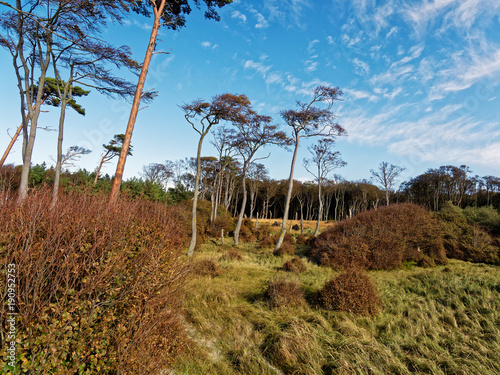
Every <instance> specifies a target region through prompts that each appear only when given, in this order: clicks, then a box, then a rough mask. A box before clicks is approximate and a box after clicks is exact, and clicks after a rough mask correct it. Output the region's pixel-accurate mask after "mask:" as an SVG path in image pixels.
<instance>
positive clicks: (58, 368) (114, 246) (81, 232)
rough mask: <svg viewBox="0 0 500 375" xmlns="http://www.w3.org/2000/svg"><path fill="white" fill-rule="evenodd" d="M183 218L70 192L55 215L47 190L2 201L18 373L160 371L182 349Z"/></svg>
mask: <svg viewBox="0 0 500 375" xmlns="http://www.w3.org/2000/svg"><path fill="white" fill-rule="evenodd" d="M185 218H186V216H185V215H184V213H183V212H182V211H180V210H179V209H178V208H170V207H166V206H165V205H164V204H158V203H151V202H144V201H135V202H126V201H123V200H121V201H119V202H118V203H116V204H115V205H113V206H109V205H108V204H107V199H106V198H104V197H91V196H87V195H84V194H77V193H72V194H61V195H60V196H59V199H58V201H57V202H56V204H55V205H54V206H51V192H50V191H36V192H34V193H32V194H30V195H29V196H28V197H27V198H26V199H25V201H24V202H23V203H22V204H17V203H16V202H15V201H13V200H12V201H8V202H5V203H4V204H3V205H2V208H1V210H0V262H1V264H0V267H1V268H2V269H3V270H5V269H7V265H8V264H15V266H16V271H17V277H18V283H17V293H16V298H17V306H19V307H20V308H19V310H18V311H17V312H18V315H17V332H18V339H19V341H18V343H19V344H18V351H19V353H23V354H22V355H23V361H22V362H21V365H20V366H21V369H20V372H23V373H40V374H42V373H43V374H68V373H71V374H76V373H82V374H84V373H87V374H90V373H99V374H108V373H119V372H121V371H123V369H127V372H130V373H154V372H156V371H157V370H158V369H159V368H165V367H168V366H169V365H170V364H171V363H172V361H173V359H174V358H175V357H176V356H177V355H179V354H180V353H181V352H182V351H183V349H184V348H185V346H186V343H187V341H186V338H185V336H184V330H183V327H182V323H181V322H182V316H181V309H182V306H181V296H182V295H183V294H182V289H181V287H182V285H183V284H184V279H185V275H186V273H187V270H188V268H187V267H186V265H185V264H184V263H182V262H181V260H180V259H181V258H180V255H181V252H183V251H184V249H185V246H186V245H187V233H186V232H185V228H186V226H187V224H188V223H187V221H186V220H185ZM28 239H29V241H28ZM4 280H5V278H4V277H3V278H1V281H0V294H1V298H2V300H3V301H6V300H7V298H6V295H5V293H6V288H5V284H4V282H5V281H4ZM3 324H4V327H2V328H5V321H4V322H3ZM3 349H4V348H2V350H3ZM2 354H4V353H2ZM3 358H5V357H3ZM3 370H5V369H3ZM0 372H1V370H0Z"/></svg>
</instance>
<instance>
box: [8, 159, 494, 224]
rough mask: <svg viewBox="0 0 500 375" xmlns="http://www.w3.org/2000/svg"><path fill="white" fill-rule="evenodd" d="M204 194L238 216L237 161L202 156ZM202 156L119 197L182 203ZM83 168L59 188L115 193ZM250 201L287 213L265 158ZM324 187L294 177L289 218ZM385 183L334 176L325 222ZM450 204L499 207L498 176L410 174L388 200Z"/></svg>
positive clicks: (375, 199)
mask: <svg viewBox="0 0 500 375" xmlns="http://www.w3.org/2000/svg"><path fill="white" fill-rule="evenodd" d="M201 164H202V168H201V176H200V188H199V199H200V200H205V201H210V202H213V203H214V205H215V204H217V206H223V207H224V208H226V209H227V210H228V211H229V212H230V213H231V214H232V215H233V216H236V215H237V214H238V209H239V207H240V206H241V200H242V189H241V165H240V164H239V163H238V161H237V160H236V159H233V158H231V159H230V160H227V159H224V158H223V159H218V158H216V157H211V156H210V157H203V158H202V159H201ZM195 173H196V159H195V158H190V159H188V158H186V159H181V160H177V161H165V162H164V163H151V164H149V165H146V166H144V167H143V169H142V172H141V174H140V175H141V176H140V177H139V178H138V177H134V178H131V179H129V180H127V181H125V182H124V183H123V184H122V188H121V194H122V195H123V196H124V197H127V198H129V199H137V198H141V199H145V200H150V201H159V202H165V203H168V204H176V203H178V202H180V201H183V200H189V199H192V197H193V190H194V178H195ZM20 174H21V166H17V167H14V166H13V165H11V164H10V165H5V166H3V167H2V168H1V169H0V184H1V186H2V188H3V190H9V191H11V192H12V194H14V193H15V191H16V190H17V188H18V185H19V179H20ZM54 174H55V171H54V168H53V167H48V166H47V165H46V164H45V163H43V164H37V165H35V166H33V167H32V168H31V170H30V174H29V184H30V187H32V188H33V187H39V186H43V185H49V186H51V185H52V184H53V183H54ZM95 178H96V172H90V171H87V170H85V169H80V170H78V171H76V172H70V171H68V170H66V171H63V173H62V174H61V186H62V188H63V189H64V190H65V191H67V192H70V191H84V190H87V191H89V192H90V193H93V194H109V192H110V191H111V185H112V177H111V176H109V175H108V174H106V175H102V176H99V178H98V179H97V182H96V183H95V184H94V182H95V181H96V180H95ZM246 185H247V192H248V200H249V204H248V205H247V208H246V211H245V216H246V217H248V218H257V217H259V218H266V219H275V218H276V219H279V218H281V217H282V215H283V212H284V203H285V197H286V191H287V188H288V181H287V180H274V179H272V178H270V177H269V173H268V170H267V169H266V167H265V166H264V165H263V164H261V163H255V164H253V165H252V166H251V167H250V168H249V172H248V177H247V184H246ZM318 197H319V195H318V184H317V182H314V181H308V182H301V181H294V184H293V192H292V201H291V206H290V211H289V212H290V214H289V219H291V220H300V219H301V218H303V219H304V220H317V218H318V208H319V198H318ZM385 199H386V195H385V192H384V190H383V188H379V187H377V186H376V185H375V184H373V183H372V182H370V181H369V180H362V181H346V180H345V179H343V178H342V177H341V176H338V175H334V177H333V178H332V179H326V180H325V181H323V185H322V201H323V205H324V210H323V214H322V218H321V220H324V221H330V220H335V221H338V220H343V219H345V218H347V217H351V216H353V215H356V214H358V213H360V212H364V211H367V210H368V209H370V208H376V207H378V206H379V205H385V204H386V201H385ZM446 202H451V203H453V204H454V205H456V206H458V207H461V208H466V207H484V206H492V207H493V208H495V209H500V178H498V177H494V176H484V177H479V176H477V175H472V174H471V171H470V169H469V168H468V167H466V166H460V167H455V166H442V167H439V168H436V169H429V170H428V171H427V172H426V173H423V174H421V175H419V176H416V177H414V178H411V179H410V180H408V181H406V182H403V183H402V184H401V185H400V189H399V190H398V191H395V192H393V194H391V195H390V203H417V204H419V205H422V206H426V207H427V208H429V209H431V210H433V211H438V210H440V209H441V208H442V207H444V205H445V204H446Z"/></svg>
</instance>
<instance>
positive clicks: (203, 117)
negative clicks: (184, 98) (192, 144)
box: [181, 94, 252, 256]
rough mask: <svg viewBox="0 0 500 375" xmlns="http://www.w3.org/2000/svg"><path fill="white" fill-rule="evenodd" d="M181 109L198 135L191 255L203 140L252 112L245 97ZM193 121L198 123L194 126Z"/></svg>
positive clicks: (230, 96) (224, 97) (193, 243)
mask: <svg viewBox="0 0 500 375" xmlns="http://www.w3.org/2000/svg"><path fill="white" fill-rule="evenodd" d="M181 109H182V110H183V111H184V117H185V118H186V121H187V122H188V123H189V124H190V125H191V127H192V128H193V129H194V130H195V131H196V132H197V133H198V134H199V136H200V138H199V140H198V148H197V152H196V165H197V169H196V175H195V182H194V196H193V208H192V222H191V224H192V225H191V229H192V234H191V242H190V244H189V249H188V255H189V256H191V255H193V252H194V248H195V246H196V208H197V203H198V194H199V187H200V175H201V149H202V146H203V140H204V139H205V137H206V135H207V134H208V133H209V132H210V129H211V128H212V126H214V125H217V124H218V123H219V122H220V121H223V120H225V121H235V122H242V121H244V120H243V118H244V117H245V116H247V115H248V113H250V112H252V111H251V108H250V100H248V98H247V97H246V96H245V95H233V94H222V95H218V96H215V97H214V98H213V99H212V101H210V102H204V101H203V100H195V101H194V102H192V103H190V104H184V105H183V106H182V107H181ZM195 120H197V121H196V122H197V123H198V124H197V125H195Z"/></svg>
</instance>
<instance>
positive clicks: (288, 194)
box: [274, 137, 300, 252]
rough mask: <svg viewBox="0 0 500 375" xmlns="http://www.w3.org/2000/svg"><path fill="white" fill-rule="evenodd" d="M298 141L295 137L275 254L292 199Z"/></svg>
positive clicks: (281, 243) (280, 242)
mask: <svg viewBox="0 0 500 375" xmlns="http://www.w3.org/2000/svg"><path fill="white" fill-rule="evenodd" d="M299 140H300V138H299V137H297V141H296V142H295V150H294V151H293V157H292V165H291V167H290V177H289V179H288V190H287V192H286V198H285V210H284V212H283V223H282V225H281V233H280V236H279V238H278V242H276V247H275V248H274V252H276V251H277V250H278V249H279V248H281V245H283V239H284V238H285V233H286V220H287V219H288V211H289V210H290V200H291V198H292V189H293V170H294V168H295V160H296V159H297V151H298V150H299Z"/></svg>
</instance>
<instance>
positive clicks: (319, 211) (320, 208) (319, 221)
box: [314, 168, 323, 236]
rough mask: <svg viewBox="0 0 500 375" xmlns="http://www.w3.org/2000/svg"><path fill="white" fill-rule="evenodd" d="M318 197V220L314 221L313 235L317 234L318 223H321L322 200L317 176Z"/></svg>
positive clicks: (319, 180)
mask: <svg viewBox="0 0 500 375" xmlns="http://www.w3.org/2000/svg"><path fill="white" fill-rule="evenodd" d="M318 169H319V168H318ZM318 176H319V173H318ZM318 199H319V207H318V221H317V222H316V230H315V231H314V236H317V235H318V234H319V224H320V223H321V216H323V200H322V199H321V178H318Z"/></svg>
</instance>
